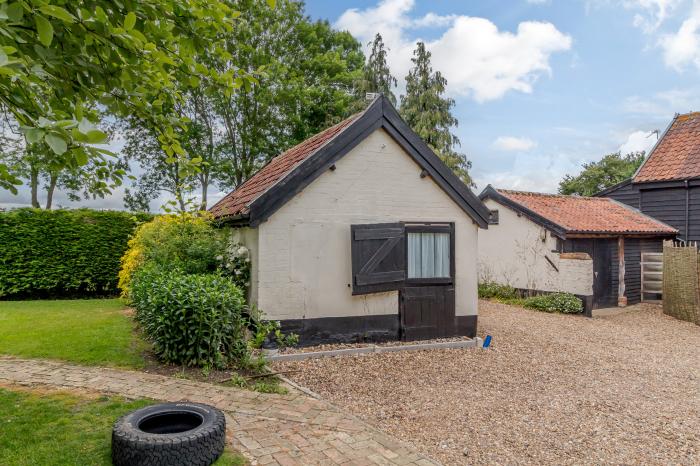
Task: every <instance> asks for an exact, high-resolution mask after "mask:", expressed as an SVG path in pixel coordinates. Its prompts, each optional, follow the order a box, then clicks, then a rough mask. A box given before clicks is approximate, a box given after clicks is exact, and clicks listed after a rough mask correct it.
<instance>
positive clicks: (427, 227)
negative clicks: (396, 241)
mask: <svg viewBox="0 0 700 466" xmlns="http://www.w3.org/2000/svg"><path fill="white" fill-rule="evenodd" d="M409 233H448V234H449V235H450V276H449V277H436V278H408V234H409ZM404 234H405V235H406V240H405V242H404V243H405V248H404V253H405V257H406V285H452V284H454V282H455V224H454V222H449V223H407V224H406V226H405V233H404Z"/></svg>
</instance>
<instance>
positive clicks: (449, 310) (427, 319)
mask: <svg viewBox="0 0 700 466" xmlns="http://www.w3.org/2000/svg"><path fill="white" fill-rule="evenodd" d="M399 299H400V301H401V302H400V314H401V339H402V340H427V339H430V338H444V337H450V336H453V335H454V332H455V289H454V286H453V285H434V286H407V287H405V288H404V289H402V290H401V291H400V296H399Z"/></svg>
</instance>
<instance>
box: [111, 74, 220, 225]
mask: <svg viewBox="0 0 700 466" xmlns="http://www.w3.org/2000/svg"><path fill="white" fill-rule="evenodd" d="M207 91H208V89H207V88H206V86H204V85H201V86H200V87H199V88H197V89H191V90H189V91H188V92H187V94H186V96H185V99H184V102H183V104H182V105H178V106H177V108H176V110H175V114H176V115H178V117H179V118H183V119H187V120H188V121H190V123H189V124H188V125H187V126H186V127H183V128H179V129H177V133H178V139H179V140H180V141H182V147H183V149H184V155H183V156H182V157H180V158H178V159H176V160H175V161H172V160H171V158H170V156H169V155H168V153H167V152H166V151H165V150H163V148H162V146H161V145H160V142H159V140H158V133H157V130H156V129H155V128H152V127H150V126H149V125H143V124H142V122H140V121H138V120H134V119H130V120H126V121H124V122H122V124H121V125H120V127H121V131H122V134H123V136H124V139H125V140H126V144H125V146H124V148H123V149H122V159H121V161H122V163H123V164H124V165H125V166H127V167H130V166H132V165H134V164H135V165H137V166H138V171H142V172H143V173H142V174H141V175H140V176H139V177H138V178H137V180H136V182H135V183H134V185H133V186H132V187H131V188H130V189H129V188H127V189H126V191H125V197H124V201H125V206H126V207H127V208H128V209H130V210H140V211H147V210H149V205H150V202H151V201H152V200H154V199H156V198H158V197H159V196H160V194H161V193H162V192H165V193H167V194H169V195H170V196H172V197H173V198H174V200H175V205H176V206H177V208H178V209H179V210H181V211H184V210H187V206H188V205H189V204H190V201H191V199H190V196H191V195H192V194H194V191H195V190H197V189H198V190H199V202H198V203H197V208H198V209H199V210H206V208H207V198H208V190H209V187H210V185H211V183H212V181H213V173H214V172H215V170H216V169H217V167H218V166H219V165H221V163H222V160H221V156H222V151H221V150H220V145H221V133H222V131H221V130H220V129H219V128H218V123H217V115H216V114H215V112H214V110H213V106H212V105H213V104H212V100H211V98H210V97H208V96H207V95H206V92H207ZM183 159H186V161H187V162H189V163H190V164H191V165H193V168H192V169H183V166H182V160H183ZM133 168H136V167H133Z"/></svg>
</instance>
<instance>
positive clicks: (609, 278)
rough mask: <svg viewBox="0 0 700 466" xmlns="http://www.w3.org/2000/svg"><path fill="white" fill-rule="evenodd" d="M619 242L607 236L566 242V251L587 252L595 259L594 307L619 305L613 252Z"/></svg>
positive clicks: (564, 249)
mask: <svg viewBox="0 0 700 466" xmlns="http://www.w3.org/2000/svg"><path fill="white" fill-rule="evenodd" d="M614 248H617V242H616V240H613V239H607V238H597V239H593V238H576V239H568V240H566V241H565V242H564V248H563V251H564V252H585V253H587V254H588V255H589V256H591V259H593V308H594V309H600V308H603V307H611V306H616V305H617V289H616V288H615V284H616V283H617V279H616V277H614V275H613V273H617V272H616V270H617V269H616V268H614V267H613V265H614V264H613V252H614V250H615V249H614ZM613 279H615V280H613Z"/></svg>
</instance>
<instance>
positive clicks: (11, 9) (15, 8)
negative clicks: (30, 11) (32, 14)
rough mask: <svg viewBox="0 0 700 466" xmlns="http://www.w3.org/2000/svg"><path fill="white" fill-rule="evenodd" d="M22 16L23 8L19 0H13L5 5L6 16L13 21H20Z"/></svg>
mask: <svg viewBox="0 0 700 466" xmlns="http://www.w3.org/2000/svg"><path fill="white" fill-rule="evenodd" d="M22 16H24V8H22V5H20V3H19V2H15V3H13V4H11V5H8V6H7V17H8V18H9V19H10V21H12V22H13V23H18V22H20V21H22Z"/></svg>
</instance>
